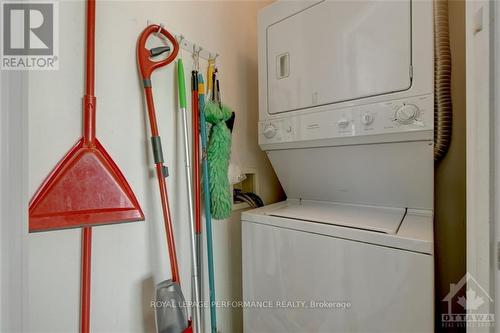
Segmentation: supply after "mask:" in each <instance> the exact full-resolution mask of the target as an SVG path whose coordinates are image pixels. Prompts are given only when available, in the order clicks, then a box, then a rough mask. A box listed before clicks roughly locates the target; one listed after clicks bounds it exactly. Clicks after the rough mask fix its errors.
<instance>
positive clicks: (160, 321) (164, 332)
mask: <svg viewBox="0 0 500 333" xmlns="http://www.w3.org/2000/svg"><path fill="white" fill-rule="evenodd" d="M152 34H157V35H159V34H161V35H163V36H165V37H166V38H167V39H168V40H170V42H171V43H172V45H173V48H174V49H173V51H172V52H171V53H170V54H169V56H168V57H167V58H165V59H164V60H161V61H157V62H156V61H152V60H151V59H153V58H155V57H156V56H159V55H161V54H163V53H165V52H168V51H170V47H168V46H162V47H156V48H153V49H151V50H149V49H147V48H146V41H147V40H148V38H149V36H151V35H152ZM178 51H179V44H178V43H177V40H176V39H175V38H174V37H173V36H172V35H171V34H170V33H169V32H168V31H167V30H165V29H164V28H162V27H160V26H158V25H150V26H148V27H147V28H146V29H145V30H144V31H143V32H142V34H141V35H140V37H139V41H138V43H137V61H138V63H139V69H140V72H141V78H142V82H143V85H144V92H145V95H146V102H147V109H148V117H149V124H150V127H151V145H152V148H153V155H154V163H155V167H156V176H157V179H158V186H159V190H160V197H161V204H162V212H163V222H164V226H165V233H166V236H167V246H168V253H169V258H170V269H171V272H172V279H169V280H165V281H163V282H160V283H159V284H158V285H157V286H156V301H157V303H160V304H163V306H159V307H156V308H155V315H156V328H157V331H158V332H159V333H180V332H184V333H187V332H191V331H192V330H191V329H192V327H191V326H190V325H189V321H188V314H187V311H186V307H185V306H184V303H185V299H184V295H183V294H182V290H181V285H180V276H179V268H178V264H177V254H176V250H175V240H174V234H173V230H172V219H171V216H170V208H169V203H168V192H167V184H166V181H165V178H166V177H167V176H168V169H167V167H166V166H165V165H164V159H163V151H162V146H161V139H160V134H159V131H158V124H157V121H156V113H155V107H154V100H153V88H152V83H151V74H152V73H153V71H154V70H155V69H157V68H160V67H163V66H166V65H168V64H169V63H171V62H172V61H173V60H174V59H175V57H176V56H177V53H178ZM196 332H199V331H196Z"/></svg>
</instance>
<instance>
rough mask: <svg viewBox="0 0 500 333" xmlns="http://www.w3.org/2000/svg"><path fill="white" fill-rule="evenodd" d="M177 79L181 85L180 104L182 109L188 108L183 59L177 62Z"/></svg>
mask: <svg viewBox="0 0 500 333" xmlns="http://www.w3.org/2000/svg"><path fill="white" fill-rule="evenodd" d="M177 79H178V83H179V104H180V106H181V108H185V107H186V82H185V79H184V65H183V64H182V59H179V60H178V61H177Z"/></svg>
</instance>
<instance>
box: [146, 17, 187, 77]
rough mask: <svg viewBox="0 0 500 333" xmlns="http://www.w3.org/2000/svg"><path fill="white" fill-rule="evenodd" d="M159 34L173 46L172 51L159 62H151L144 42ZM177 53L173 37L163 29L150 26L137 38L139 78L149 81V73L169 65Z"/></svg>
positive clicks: (177, 46)
mask: <svg viewBox="0 0 500 333" xmlns="http://www.w3.org/2000/svg"><path fill="white" fill-rule="evenodd" d="M157 33H160V34H162V35H163V36H165V37H166V38H167V39H168V40H169V41H170V42H171V43H172V46H173V50H172V51H171V52H170V55H169V56H168V57H167V58H166V59H163V60H161V61H152V60H151V59H150V53H149V50H148V49H147V48H146V41H147V40H148V38H149V36H151V35H153V34H157ZM177 53H179V43H178V42H177V40H176V39H175V37H174V36H172V35H171V34H170V32H168V31H167V30H166V29H164V28H163V27H161V26H159V25H157V24H152V25H150V26H148V27H147V28H146V29H144V31H143V32H142V33H141V35H140V36H139V41H138V42H137V62H138V63H139V69H140V71H141V76H142V79H143V80H149V79H151V73H153V71H154V70H155V69H157V68H160V67H163V66H166V65H168V64H169V63H171V62H172V61H174V60H175V57H177Z"/></svg>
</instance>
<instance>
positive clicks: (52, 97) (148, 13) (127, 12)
mask: <svg viewBox="0 0 500 333" xmlns="http://www.w3.org/2000/svg"><path fill="white" fill-rule="evenodd" d="M264 5H265V2H258V1H246V2H230V1H199V2H195V1H151V2H146V1H135V2H134V1H98V2H97V6H96V11H97V22H96V23H97V26H96V31H97V35H96V51H97V55H96V80H97V81H96V95H97V106H98V107H97V136H98V138H99V139H100V141H101V142H102V143H103V145H104V146H105V147H106V149H107V150H108V152H109V153H110V155H111V156H112V157H113V159H114V160H115V161H116V163H117V165H118V166H119V167H120V168H121V170H122V172H123V173H124V175H125V176H126V178H127V180H128V182H129V183H130V185H131V187H132V188H133V190H134V192H135V194H136V196H137V198H138V200H139V201H140V203H141V206H142V208H143V210H144V213H145V216H146V221H145V223H131V224H123V225H112V226H102V227H96V228H94V232H93V257H92V310H91V311H92V312H91V315H92V319H91V327H92V331H93V332H140V331H148V332H151V331H154V314H153V309H152V308H151V307H150V305H149V304H150V301H151V299H152V296H153V292H154V284H155V283H157V282H159V281H162V280H164V279H166V278H169V277H170V276H171V274H170V269H169V266H168V256H167V251H166V246H165V236H164V231H163V226H162V218H161V209H160V201H159V198H158V190H157V183H156V180H155V176H154V172H153V170H152V166H153V159H152V156H151V148H150V144H149V131H148V127H149V125H148V123H147V118H146V112H145V108H144V104H143V91H142V86H141V84H140V79H139V77H138V73H137V66H136V53H135V52H136V51H135V47H136V40H137V38H138V36H139V34H140V32H141V31H142V30H143V29H144V28H145V27H146V23H147V21H148V20H153V21H154V22H163V23H165V24H166V28H167V29H169V30H171V31H172V32H174V33H182V34H183V35H184V36H185V37H186V38H187V39H189V40H191V41H193V42H197V43H200V44H201V45H202V46H203V47H205V48H206V49H209V50H212V51H215V52H218V53H219V54H220V57H219V58H218V64H220V70H221V88H222V95H223V101H224V103H226V104H228V105H230V106H231V107H232V108H234V110H235V111H236V114H237V117H236V125H235V130H234V144H233V149H235V150H236V151H237V152H238V155H239V157H240V162H241V166H242V167H243V168H255V169H257V172H258V176H259V180H260V188H261V189H262V193H261V194H262V196H263V198H264V201H265V202H266V203H272V202H274V201H276V200H278V199H279V198H280V197H281V192H280V191H281V190H280V187H279V184H278V182H277V180H276V176H275V175H274V173H273V171H272V168H271V166H270V164H269V163H268V161H267V159H266V157H265V155H264V154H263V153H262V152H261V151H260V149H259V147H258V145H257V134H256V133H257V115H258V110H257V40H256V31H257V29H256V22H257V19H256V18H257V11H258V10H259V9H260V8H261V7H263V6H264ZM59 13H60V15H59V17H60V31H59V34H60V57H59V59H60V70H59V71H54V72H31V73H30V75H29V158H30V163H29V191H30V195H31V194H33V193H34V192H35V190H36V189H37V188H38V186H39V185H40V184H41V182H42V181H43V179H44V177H45V176H46V175H47V174H48V173H49V172H50V170H51V169H52V168H53V167H54V166H55V165H56V163H57V162H58V161H59V159H60V158H61V157H62V156H63V155H64V154H65V152H67V151H68V149H69V148H70V147H71V146H72V145H73V143H74V142H75V140H76V139H77V138H78V137H79V136H80V134H81V126H82V124H81V97H82V95H83V82H84V81H83V69H84V61H83V54H84V53H83V52H84V51H83V45H84V13H85V6H84V2H82V1H61V2H60V10H59ZM180 56H181V57H182V58H183V59H184V62H185V67H186V71H187V72H189V71H190V70H191V66H192V60H191V56H190V54H189V53H187V52H185V51H183V52H181V53H180ZM202 66H203V68H205V66H206V63H205V62H203V63H202ZM187 74H188V73H187ZM175 78H176V73H175V66H174V65H173V64H172V65H169V66H167V68H163V69H161V70H159V71H157V72H155V74H154V75H153V77H152V81H153V88H154V97H155V102H156V108H157V116H158V122H159V127H160V132H161V135H162V142H163V146H164V154H165V158H166V161H167V164H168V166H169V168H170V173H171V176H170V177H169V178H168V179H167V182H168V187H169V189H168V190H169V195H170V205H171V210H172V216H173V219H174V221H173V222H174V229H175V230H174V231H175V236H176V242H177V252H178V259H179V263H180V270H181V279H182V282H183V290H184V293H185V295H186V297H187V298H189V297H190V288H189V285H190V283H189V281H190V275H191V274H190V271H189V268H190V259H189V258H190V249H189V227H188V220H187V213H186V211H187V207H186V179H185V177H184V152H183V150H182V149H183V148H182V132H181V130H180V129H181V120H180V116H179V113H178V111H177V97H176V96H177V88H176V83H175V82H176V81H175V80H176V79H175ZM189 98H190V97H189V95H188V100H189ZM239 228H240V224H239V215H238V213H235V214H233V217H232V218H231V219H230V220H228V221H214V232H215V235H214V237H215V255H216V256H215V262H216V287H217V295H218V298H219V299H228V298H229V299H232V298H236V299H238V298H241V235H240V231H239V230H240V229H239ZM28 259H29V269H28V270H29V271H28V275H29V281H28V286H27V288H26V293H27V295H28V296H29V308H28V318H27V320H26V326H27V327H26V330H29V331H33V332H36V331H44V332H76V331H78V320H79V319H78V313H79V310H78V309H79V290H80V289H79V284H80V278H79V274H80V230H65V231H57V232H45V233H37V234H30V235H29V251H28ZM219 323H220V325H219V327H220V331H221V332H238V331H241V311H239V310H235V311H220V312H219Z"/></svg>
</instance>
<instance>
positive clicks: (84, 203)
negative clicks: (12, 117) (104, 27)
mask: <svg viewBox="0 0 500 333" xmlns="http://www.w3.org/2000/svg"><path fill="white" fill-rule="evenodd" d="M86 51H87V54H86V87H85V96H84V97H83V137H82V138H81V139H80V140H79V141H78V142H77V143H76V145H74V146H73V148H72V149H71V150H70V151H69V152H68V153H67V154H66V156H64V158H63V159H62V160H61V161H60V162H59V163H58V164H57V166H56V167H55V168H54V170H53V171H52V172H51V173H50V175H49V176H48V177H47V179H46V180H45V182H44V183H43V184H42V185H41V187H40V189H39V190H38V191H37V192H36V193H35V195H34V196H33V198H32V200H31V202H30V205H29V231H30V232H36V231H47V230H57V229H66V228H78V227H81V228H83V231H82V272H81V309H80V311H81V313H80V331H81V332H84V333H87V332H89V330H90V281H91V247H92V228H91V227H92V226H96V225H103V224H113V223H122V222H132V221H140V220H144V214H143V213H142V210H141V207H140V206H139V202H138V201H137V199H136V198H135V195H134V193H133V192H132V189H131V188H130V186H129V184H128V183H127V180H126V179H125V177H124V176H123V174H122V173H121V171H120V169H118V166H117V165H116V164H115V162H113V160H112V159H111V157H110V156H109V154H108V153H107V152H106V150H105V149H104V147H103V146H102V145H101V143H100V142H99V141H98V140H97V138H96V133H95V128H96V126H95V125H96V123H95V119H96V98H95V96H94V72H95V0H88V1H87V50H86Z"/></svg>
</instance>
